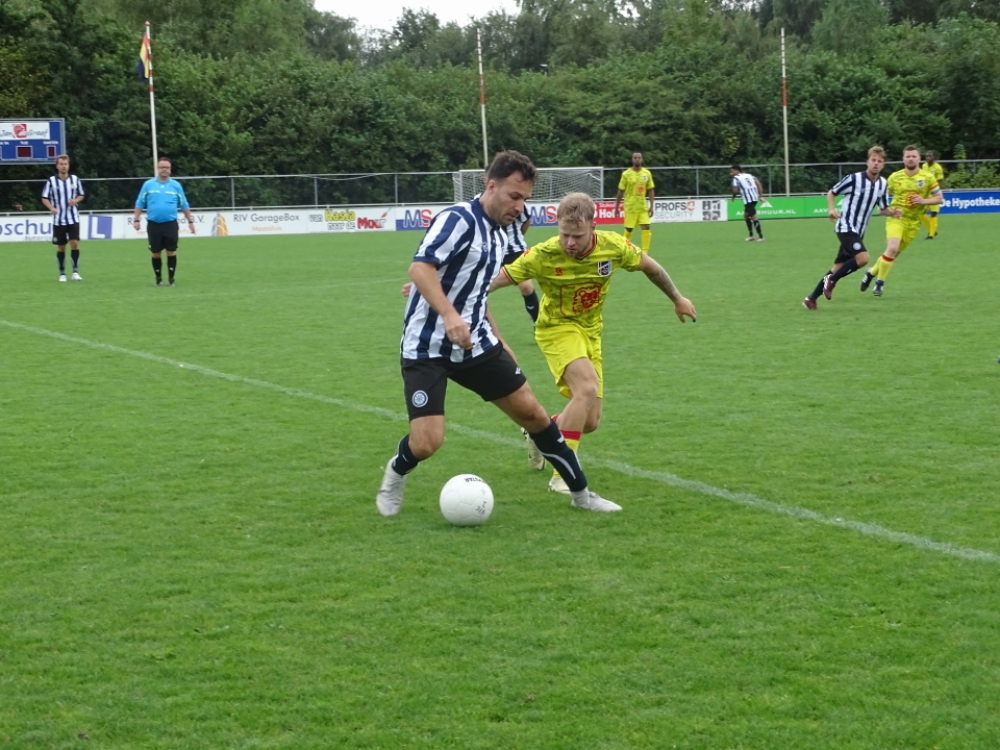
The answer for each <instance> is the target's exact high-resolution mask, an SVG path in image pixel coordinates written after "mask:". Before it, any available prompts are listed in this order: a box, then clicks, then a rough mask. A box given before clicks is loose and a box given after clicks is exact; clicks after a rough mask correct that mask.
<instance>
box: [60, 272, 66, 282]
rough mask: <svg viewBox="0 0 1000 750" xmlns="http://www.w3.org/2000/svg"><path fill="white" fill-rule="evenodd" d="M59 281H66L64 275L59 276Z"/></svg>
mask: <svg viewBox="0 0 1000 750" xmlns="http://www.w3.org/2000/svg"><path fill="white" fill-rule="evenodd" d="M59 281H66V274H64V273H61V274H59Z"/></svg>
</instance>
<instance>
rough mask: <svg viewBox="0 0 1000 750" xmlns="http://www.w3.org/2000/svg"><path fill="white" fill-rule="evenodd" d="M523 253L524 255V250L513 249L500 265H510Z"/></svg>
mask: <svg viewBox="0 0 1000 750" xmlns="http://www.w3.org/2000/svg"><path fill="white" fill-rule="evenodd" d="M522 255H524V250H512V251H511V252H509V253H507V254H506V255H505V256H503V260H502V261H501V263H500V265H503V266H509V265H510V264H511V263H513V262H514V261H515V260H517V259H518V258H520V257H521V256H522Z"/></svg>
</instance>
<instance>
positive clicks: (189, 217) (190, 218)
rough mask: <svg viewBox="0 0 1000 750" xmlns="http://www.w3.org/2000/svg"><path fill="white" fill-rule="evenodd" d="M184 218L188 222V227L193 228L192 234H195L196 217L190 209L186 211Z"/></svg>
mask: <svg viewBox="0 0 1000 750" xmlns="http://www.w3.org/2000/svg"><path fill="white" fill-rule="evenodd" d="M184 218H186V219H187V220H188V226H189V227H191V234H194V216H193V215H192V213H191V209H190V208H185V209H184Z"/></svg>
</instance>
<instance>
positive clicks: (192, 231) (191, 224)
mask: <svg viewBox="0 0 1000 750" xmlns="http://www.w3.org/2000/svg"><path fill="white" fill-rule="evenodd" d="M188 226H189V227H191V234H194V222H190V223H188Z"/></svg>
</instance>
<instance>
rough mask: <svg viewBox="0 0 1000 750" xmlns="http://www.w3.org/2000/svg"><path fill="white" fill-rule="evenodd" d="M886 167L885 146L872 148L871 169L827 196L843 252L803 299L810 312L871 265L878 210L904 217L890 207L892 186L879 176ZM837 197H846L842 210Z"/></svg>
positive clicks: (848, 179)
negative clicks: (869, 237) (871, 231)
mask: <svg viewBox="0 0 1000 750" xmlns="http://www.w3.org/2000/svg"><path fill="white" fill-rule="evenodd" d="M884 166H885V151H884V150H883V148H882V147H881V146H872V147H871V148H870V149H868V165H867V169H865V170H864V171H863V172H855V173H854V174H849V175H847V176H846V177H844V178H843V179H842V180H841V181H840V182H838V183H837V184H836V185H834V186H833V187H832V188H831V189H830V191H829V192H828V193H827V194H826V204H827V207H828V208H829V209H830V214H829V215H830V221H835V222H837V224H836V226H835V227H834V231H835V232H836V233H837V239H838V240H840V251H839V252H838V253H837V258H836V260H834V262H833V268H831V269H830V270H829V271H827V272H826V273H825V274H824V275H823V278H822V279H820V280H819V283H818V284H817V285H816V288H815V289H813V291H812V294H810V295H809V296H808V297H806V298H805V299H804V300H802V304H803V305H805V307H806V308H807V309H809V310H815V309H816V300H817V299H819V295H821V294H822V295H823V296H824V297H826V298H827V299H830V298H831V297H832V296H833V288H834V287H835V286H836V285H837V282H838V281H840V280H841V279H842V278H844V277H845V276H847V275H849V274H852V273H854V272H855V271H857V270H858V269H859V268H861V267H863V266H864V265H865V264H866V263H868V250H867V249H866V248H865V242H864V239H865V230H866V229H867V228H868V220H869V219H871V217H872V212H873V211H874V210H875V209H876V208H878V212H879V214H880V215H882V216H891V217H893V218H897V219H898V218H899V217H900V216H901V215H902V212H901V211H900V210H899V209H897V208H889V199H888V184H887V182H886V179H885V178H884V177H880V176H879V175H880V174H881V172H882V168H883V167H884ZM837 195H842V196H844V202H843V204H842V205H841V210H840V211H837V207H836V206H835V205H834V196H837Z"/></svg>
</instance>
